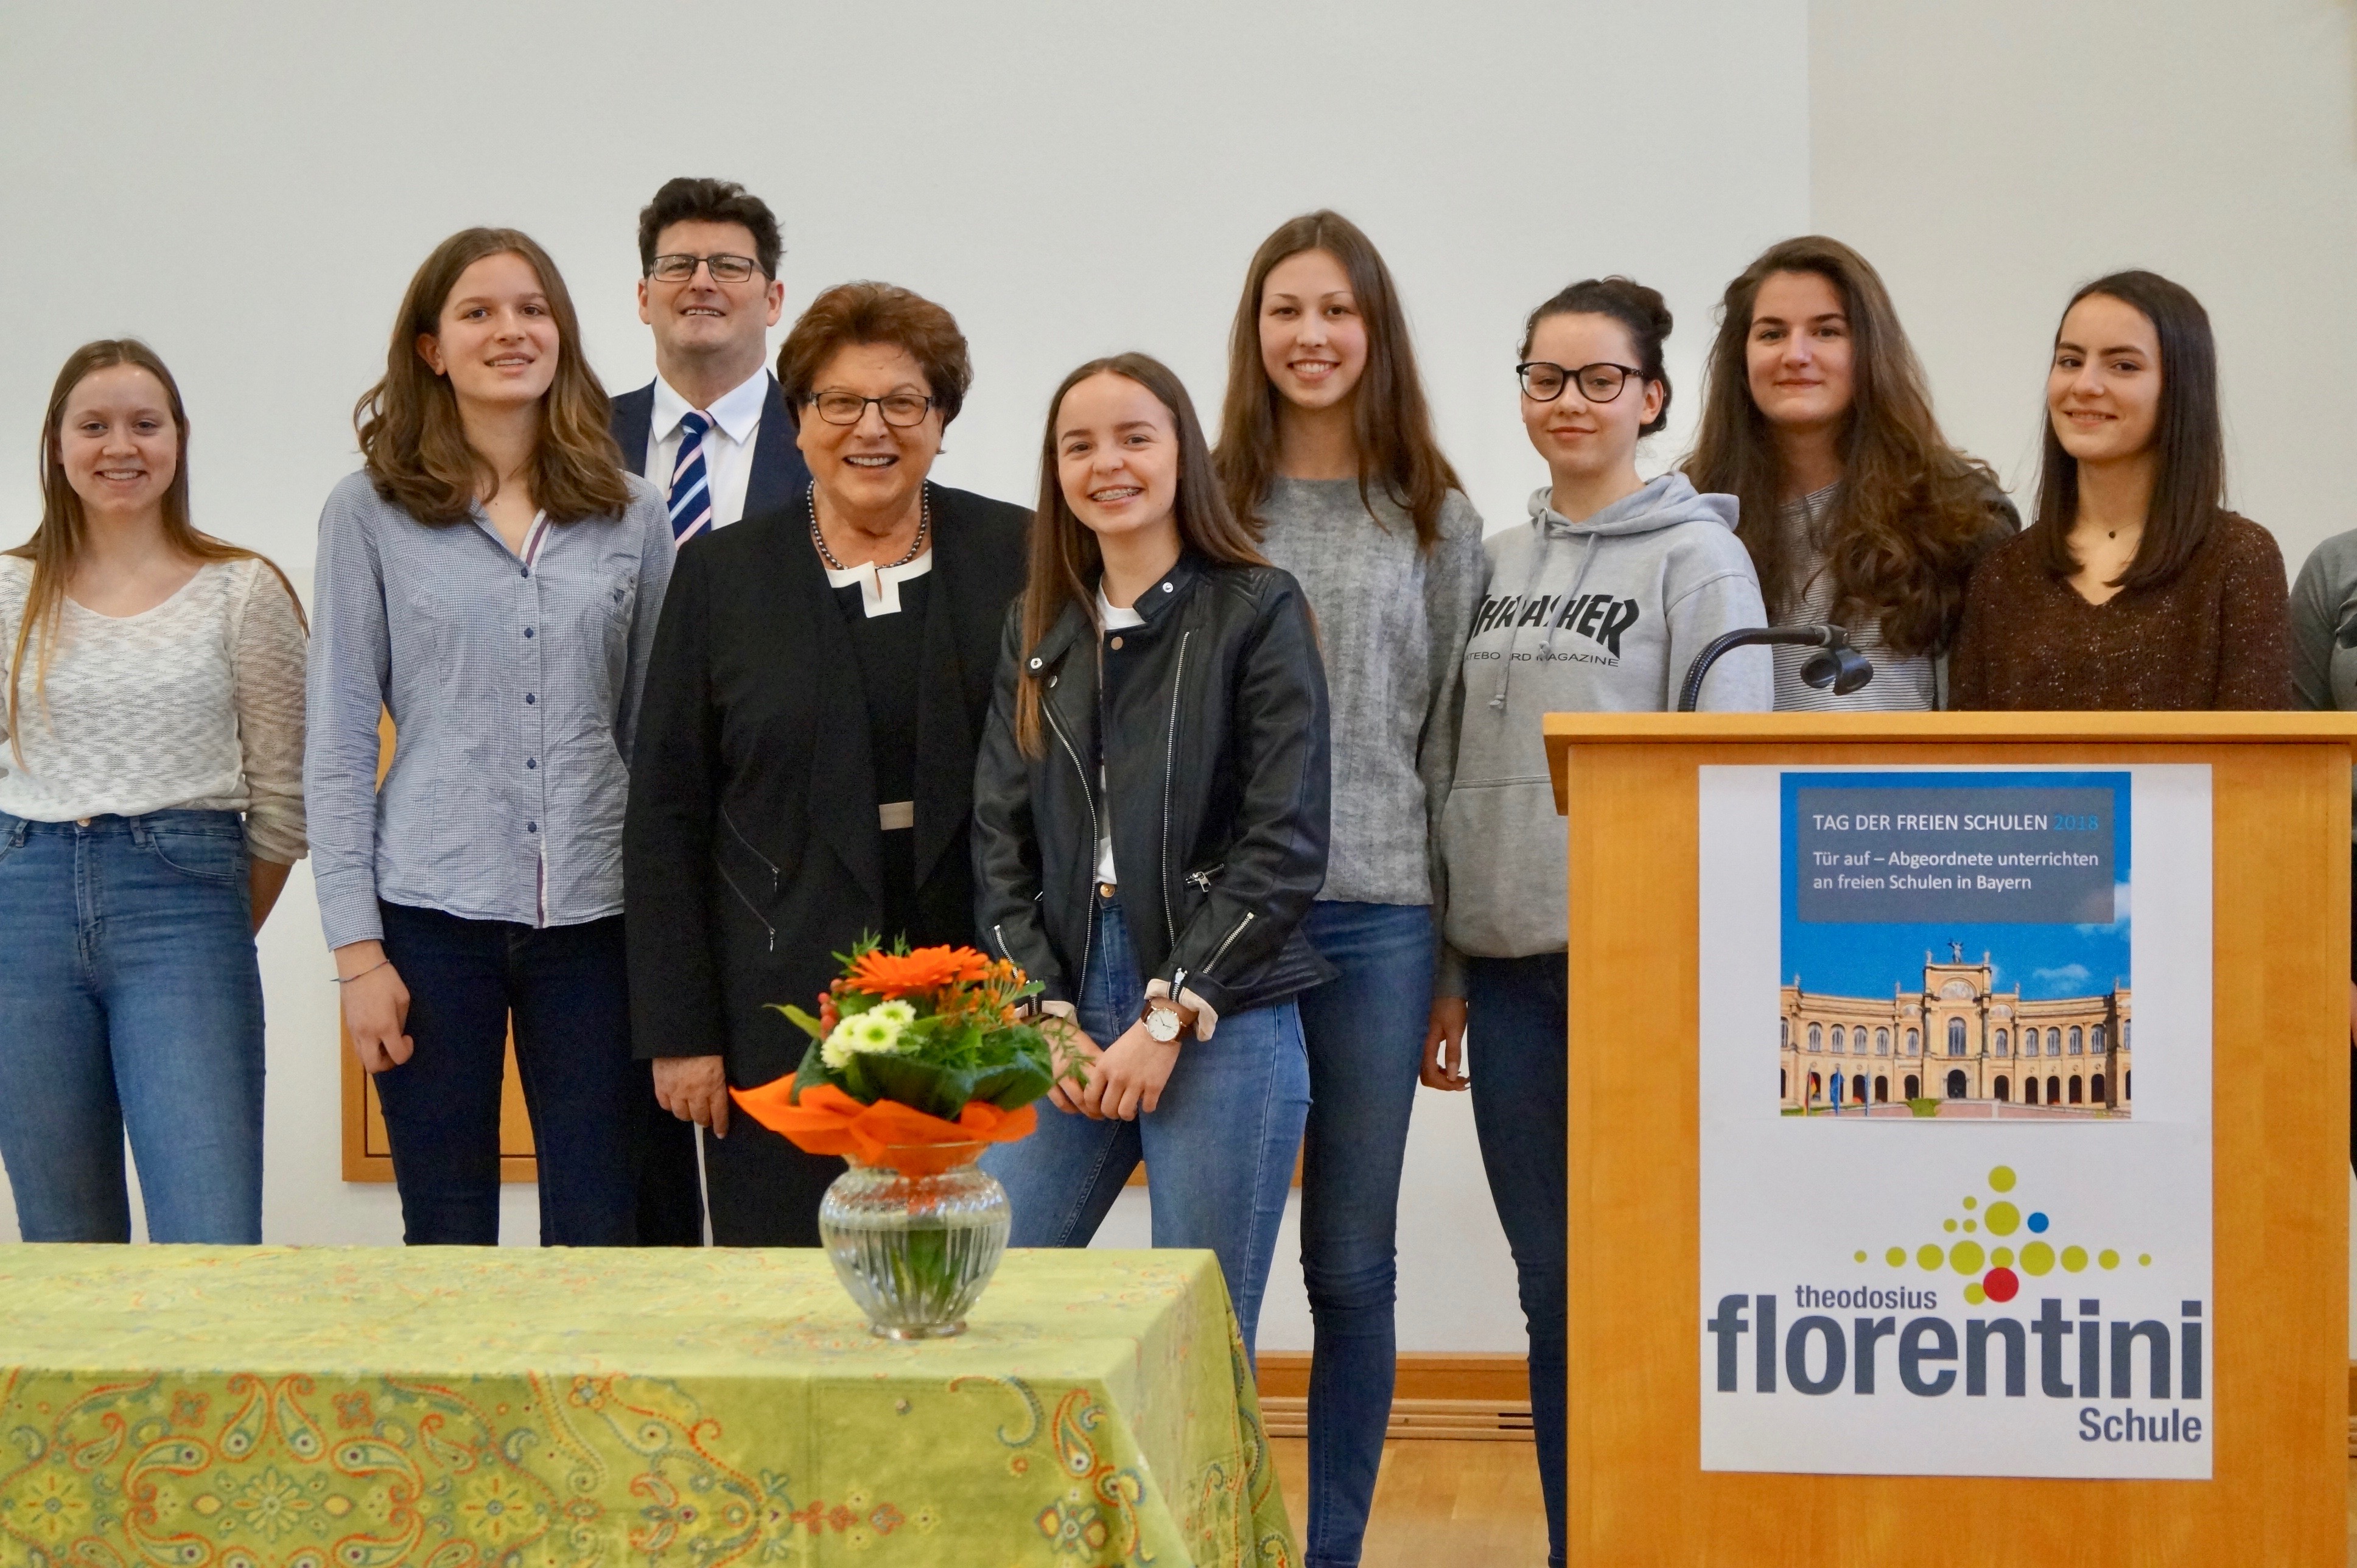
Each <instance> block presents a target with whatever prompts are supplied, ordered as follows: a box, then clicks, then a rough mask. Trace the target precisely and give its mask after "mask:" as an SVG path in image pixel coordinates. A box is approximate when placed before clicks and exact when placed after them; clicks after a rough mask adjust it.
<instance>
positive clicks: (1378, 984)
mask: <svg viewBox="0 0 2357 1568" xmlns="http://www.w3.org/2000/svg"><path fill="white" fill-rule="evenodd" d="M1303 929H1304V930H1305V931H1306V932H1307V933H1308V938H1309V940H1310V943H1311V945H1313V946H1314V947H1316V948H1317V950H1318V952H1319V953H1320V954H1322V955H1323V956H1324V957H1325V959H1326V960H1327V961H1328V962H1329V963H1331V964H1332V965H1333V966H1334V967H1335V968H1336V969H1338V970H1340V974H1339V975H1337V976H1336V977H1335V978H1334V979H1332V980H1329V981H1328V982H1327V983H1325V984H1323V985H1320V986H1318V987H1316V988H1315V989H1313V990H1309V991H1305V992H1303V993H1301V995H1300V997H1299V998H1298V1001H1299V1004H1300V1008H1301V1033H1302V1036H1303V1038H1304V1039H1305V1040H1306V1041H1307V1042H1308V1048H1309V1126H1308V1132H1307V1133H1305V1134H1304V1136H1303V1140H1302V1161H1301V1273H1302V1276H1303V1279H1304V1280H1305V1282H1306V1283H1308V1287H1309V1313H1310V1317H1311V1320H1312V1322H1313V1323H1314V1324H1315V1326H1316V1341H1315V1348H1314V1349H1313V1351H1312V1353H1311V1356H1310V1359H1309V1536H1308V1541H1307V1543H1306V1546H1305V1551H1306V1552H1307V1555H1306V1557H1305V1558H1304V1563H1305V1564H1306V1568H1345V1565H1347V1564H1351V1563H1357V1562H1358V1561H1359V1550H1360V1541H1361V1537H1363V1536H1364V1535H1365V1534H1366V1530H1367V1509H1368V1508H1369V1506H1370V1505H1371V1504H1372V1502H1373V1501H1374V1496H1375V1476H1376V1473H1377V1472H1378V1471H1379V1470H1380V1469H1381V1468H1382V1467H1383V1435H1384V1433H1385V1431H1386V1430H1387V1429H1388V1428H1389V1426H1390V1424H1391V1407H1392V1380H1393V1375H1394V1372H1395V1371H1396V1369H1397V1367H1398V1355H1399V1350H1398V1339H1397V1336H1396V1332H1395V1326H1394V1319H1393V1316H1392V1308H1393V1305H1394V1299H1395V1297H1396V1295H1397V1288H1396V1287H1397V1283H1398V1278H1399V1268H1398V1252H1397V1249H1396V1247H1395V1245H1394V1240H1395V1237H1396V1235H1397V1232H1398V1230H1399V1190H1400V1165H1401V1162H1402V1161H1403V1160H1404V1159H1405V1157H1406V1154H1407V1123H1408V1115H1409V1113H1410V1112H1412V1111H1413V1110H1414V1109H1415V1088H1416V1066H1417V1062H1418V1058H1420V1057H1421V1056H1422V1054H1423V1050H1424V1034H1425V1028H1426V1022H1427V1020H1428V1019H1429V1018H1430V1017H1431V1014H1432V911H1431V909H1430V908H1427V907H1426V906H1425V905H1422V904H1346V903H1339V902H1337V903H1319V904H1316V905H1313V906H1311V908H1310V911H1309V918H1308V921H1307V923H1306V924H1305V925H1304V927H1303Z"/></svg>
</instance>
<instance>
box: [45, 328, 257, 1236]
mask: <svg viewBox="0 0 2357 1568" xmlns="http://www.w3.org/2000/svg"><path fill="white" fill-rule="evenodd" d="M188 489H189V487H188V413H187V411H186V410H185V409H184V408H183V407H182V405H181V403H180V391H179V388H178V386H177V385H175V384H174V382H173V381H172V374H171V372H170V371H167V370H166V369H165V368H164V362H163V360H160V359H158V358H156V354H155V352H154V350H152V349H149V348H148V347H147V346H146V345H145V344H144V343H139V342H135V341H133V340H130V339H119V340H111V341H102V342H96V343H87V344H84V345H83V346H82V347H81V348H80V349H76V350H74V352H73V353H72V354H71V355H70V356H69V357H68V358H67V360H66V363H65V367H64V369H63V370H61V371H59V372H58V379H57V383H56V387H55V390H53V391H52V392H50V394H49V405H48V413H47V414H46V416H45V417H44V418H43V420H42V427H41V521H40V524H39V526H38V528H37V529H35V531H34V532H33V537H32V539H31V540H30V541H28V542H27V543H25V544H23V545H21V546H19V547H18V548H16V549H15V550H12V551H9V552H8V553H6V554H5V555H0V657H5V665H6V669H5V686H6V693H5V719H6V723H5V725H0V731H5V733H0V740H5V743H6V744H5V746H0V943H5V948H6V951H7V954H8V957H7V961H6V962H5V963H0V1158H5V1161H6V1163H7V1168H8V1183H9V1187H10V1189H11V1191H12V1192H13V1194H14V1196H15V1197H16V1224H17V1231H18V1234H19V1235H21V1236H22V1237H23V1238H24V1240H27V1241H128V1240H131V1205H130V1197H129V1194H128V1190H127V1188H126V1186H125V1183H124V1170H123V1144H124V1134H125V1133H128V1134H129V1136H130V1141H131V1150H132V1155H133V1156H134V1157H135V1159H136V1160H137V1161H138V1165H139V1191H140V1197H141V1198H142V1200H143V1201H144V1203H145V1208H146V1215H147V1237H148V1240H153V1241H200V1242H207V1243H211V1244H214V1245H252V1244H253V1243H255V1242H258V1241H260V1240H262V1079H263V1036H262V979H261V975H260V973H259V972H258V971H257V969H256V967H255V963H254V952H253V937H254V933H255V932H256V931H258V930H260V929H262V922H263V921H264V920H265V919H267V918H269V917H270V909H271V906H272V905H273V904H274V903H275V902H276V901H277V898H278V894H279V890H280V889H281V888H283V887H284V886H285V885H286V874H287V871H288V869H289V867H290V866H291V865H292V864H293V863H294V862H295V861H296V860H299V859H301V858H302V856H303V852H304V822H303V797H302V766H303V660H304V628H303V611H302V608H301V607H300V606H298V605H297V604H296V600H295V590H294V588H293V587H292V586H290V585H288V584H287V581H286V579H285V577H284V576H283V575H280V573H279V571H278V568H277V567H275V566H274V565H272V564H270V563H269V562H268V561H265V560H264V559H263V558H262V557H261V556H259V555H256V554H254V553H253V552H252V551H250V550H241V549H239V548H237V547H236V546H235V545H231V544H224V543H222V542H221V541H220V540H218V539H213V538H210V537H209V536H207V535H205V534H202V533H199V532H197V531H196V527H195V525H194V523H193V522H191V521H190V520H189V504H188Z"/></svg>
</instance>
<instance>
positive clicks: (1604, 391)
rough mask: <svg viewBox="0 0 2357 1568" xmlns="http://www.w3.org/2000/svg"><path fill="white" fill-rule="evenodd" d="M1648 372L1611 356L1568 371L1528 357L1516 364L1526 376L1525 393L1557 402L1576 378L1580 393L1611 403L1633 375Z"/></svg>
mask: <svg viewBox="0 0 2357 1568" xmlns="http://www.w3.org/2000/svg"><path fill="white" fill-rule="evenodd" d="M1644 373H1645V372H1644V371H1641V370H1639V369H1638V368H1637V367H1636V366H1634V365H1616V364H1614V363H1612V362H1611V361H1610V360H1598V361H1597V362H1596V363H1595V364H1592V365H1582V366H1580V367H1579V368H1578V369H1577V370H1576V371H1567V370H1566V369H1564V368H1563V367H1562V366H1561V365H1558V364H1555V363H1552V362H1551V361H1549V360H1524V361H1523V363H1521V364H1519V365H1516V366H1515V367H1514V374H1515V375H1517V376H1519V377H1521V378H1522V382H1523V396H1524V397H1526V398H1529V399H1530V400H1531V401H1532V402H1533V403H1553V402H1554V401H1555V399H1557V398H1559V397H1561V396H1562V395H1563V389H1564V388H1566V387H1567V386H1569V385H1571V384H1572V383H1573V382H1574V381H1577V382H1578V383H1579V395H1580V396H1582V397H1584V398H1586V399H1587V401H1588V402H1590V403H1610V402H1611V401H1612V400H1613V399H1614V398H1616V397H1619V396H1620V389H1621V388H1622V387H1625V386H1627V385H1628V384H1629V378H1630V377H1631V376H1642V375H1643V374H1644Z"/></svg>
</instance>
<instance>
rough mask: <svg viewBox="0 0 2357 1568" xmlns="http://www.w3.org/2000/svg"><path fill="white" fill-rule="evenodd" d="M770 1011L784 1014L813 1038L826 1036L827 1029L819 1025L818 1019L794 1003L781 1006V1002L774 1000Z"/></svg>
mask: <svg viewBox="0 0 2357 1568" xmlns="http://www.w3.org/2000/svg"><path fill="white" fill-rule="evenodd" d="M770 1012H772V1013H782V1014H784V1015H786V1018H787V1020H788V1021H789V1022H790V1023H791V1024H792V1025H793V1026H794V1027H795V1028H797V1029H800V1030H801V1031H802V1033H803V1034H805V1035H808V1036H810V1037H811V1038H812V1039H813V1040H823V1039H825V1038H826V1031H825V1030H824V1029H823V1028H821V1027H820V1026H819V1022H818V1020H817V1019H815V1018H813V1017H812V1016H811V1015H809V1014H807V1013H805V1012H803V1011H802V1009H801V1008H799V1007H797V1006H795V1005H793V1004H791V1003H787V1004H784V1005H782V1006H781V1005H780V1004H777V1003H775V1002H772V1003H770Z"/></svg>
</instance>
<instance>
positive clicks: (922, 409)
mask: <svg viewBox="0 0 2357 1568" xmlns="http://www.w3.org/2000/svg"><path fill="white" fill-rule="evenodd" d="M869 403H874V404H875V405H876V406H877V409H878V410H879V411H881V412H882V413H883V415H884V423H885V424H890V425H895V426H897V427H899V429H902V430H906V429H908V428H909V426H910V425H912V424H923V423H924V422H925V415H926V414H927V413H931V410H932V406H933V400H932V399H931V398H929V397H926V396H924V395H923V394H922V393H920V392H893V393H890V394H889V395H888V396H885V397H861V396H860V395H859V394H858V393H857V392H820V393H819V394H818V395H817V396H815V397H813V398H812V399H811V406H812V407H813V408H815V409H817V410H818V416H819V417H820V418H821V419H823V420H825V421H826V422H827V423H828V424H858V423H859V422H860V420H861V419H862V418H864V417H865V416H866V413H867V405H868V404H869Z"/></svg>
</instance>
